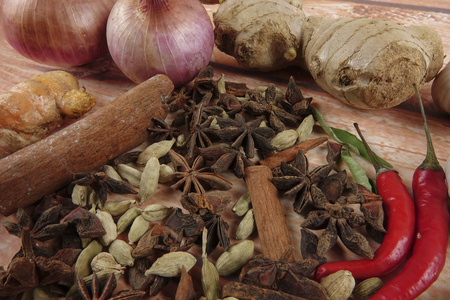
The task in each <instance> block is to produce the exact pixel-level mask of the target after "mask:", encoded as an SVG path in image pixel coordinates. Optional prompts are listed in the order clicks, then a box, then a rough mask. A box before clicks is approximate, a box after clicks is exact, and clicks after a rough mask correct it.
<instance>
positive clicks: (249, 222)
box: [236, 209, 256, 240]
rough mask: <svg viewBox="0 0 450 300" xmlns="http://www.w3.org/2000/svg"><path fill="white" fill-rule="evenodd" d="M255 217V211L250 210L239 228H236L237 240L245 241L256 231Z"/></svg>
mask: <svg viewBox="0 0 450 300" xmlns="http://www.w3.org/2000/svg"><path fill="white" fill-rule="evenodd" d="M255 228H256V225H255V217H254V215H253V209H250V210H249V211H248V212H247V213H246V214H245V216H244V218H242V220H241V222H240V223H239V225H238V227H237V228H236V239H237V240H245V239H246V238H248V237H249V236H250V235H251V234H252V232H253V231H254V230H255Z"/></svg>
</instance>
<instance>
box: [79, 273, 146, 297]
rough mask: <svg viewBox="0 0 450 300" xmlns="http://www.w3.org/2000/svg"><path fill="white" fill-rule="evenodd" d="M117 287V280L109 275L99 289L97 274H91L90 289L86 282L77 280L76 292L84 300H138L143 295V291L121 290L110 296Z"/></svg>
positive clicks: (80, 279) (112, 274)
mask: <svg viewBox="0 0 450 300" xmlns="http://www.w3.org/2000/svg"><path fill="white" fill-rule="evenodd" d="M116 286H117V280H116V276H115V274H114V273H111V275H110V276H109V278H108V281H107V282H106V284H105V286H104V287H103V289H101V286H100V280H99V278H98V276H97V273H95V272H94V273H93V274H92V282H91V289H90V290H89V289H88V287H87V286H86V282H85V281H84V279H83V278H79V277H78V278H77V287H78V291H79V292H80V294H81V297H82V299H84V300H107V299H109V300H120V299H127V300H134V299H140V298H142V297H143V296H144V295H145V292H144V291H134V290H122V291H120V292H119V293H118V294H116V295H112V294H113V293H114V290H115V288H116Z"/></svg>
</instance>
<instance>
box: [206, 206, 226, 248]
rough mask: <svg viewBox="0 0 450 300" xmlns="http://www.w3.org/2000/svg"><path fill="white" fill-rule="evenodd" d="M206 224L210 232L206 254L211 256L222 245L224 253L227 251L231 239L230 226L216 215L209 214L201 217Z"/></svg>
mask: <svg viewBox="0 0 450 300" xmlns="http://www.w3.org/2000/svg"><path fill="white" fill-rule="evenodd" d="M201 217H202V219H203V221H204V222H205V228H206V229H207V230H208V236H207V241H206V253H208V254H210V253H211V252H213V250H214V249H215V248H216V247H217V245H219V244H220V245H221V246H222V248H223V250H224V251H227V249H228V247H229V245H230V237H229V236H228V228H229V225H228V224H227V222H225V220H224V219H223V218H222V216H221V215H219V214H216V213H207V214H204V215H201Z"/></svg>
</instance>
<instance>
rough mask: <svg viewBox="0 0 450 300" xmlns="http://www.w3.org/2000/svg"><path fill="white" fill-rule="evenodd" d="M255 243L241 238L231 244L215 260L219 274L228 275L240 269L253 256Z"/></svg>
mask: <svg viewBox="0 0 450 300" xmlns="http://www.w3.org/2000/svg"><path fill="white" fill-rule="evenodd" d="M254 249H255V243H254V242H253V241H251V240H243V241H240V242H238V243H236V244H233V245H231V246H230V247H229V248H228V250H227V251H224V252H223V253H222V254H221V255H220V256H219V258H218V259H217V261H216V268H217V271H218V272H219V275H220V276H229V275H231V274H233V273H234V272H236V271H238V270H240V269H241V268H242V267H243V266H244V265H245V264H246V263H247V262H248V260H249V259H250V258H251V257H252V256H253V251H254Z"/></svg>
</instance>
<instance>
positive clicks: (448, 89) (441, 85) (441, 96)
mask: <svg viewBox="0 0 450 300" xmlns="http://www.w3.org/2000/svg"><path fill="white" fill-rule="evenodd" d="M431 96H432V98H433V102H434V104H436V105H437V106H438V107H439V108H440V109H442V110H443V111H445V112H446V113H448V114H450V63H448V64H447V65H446V66H445V68H443V69H442V70H441V71H440V72H439V74H438V75H437V76H436V78H435V79H434V81H433V85H432V86H431Z"/></svg>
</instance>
